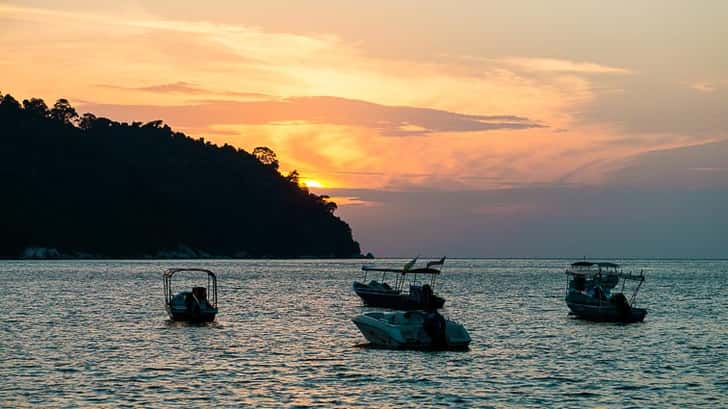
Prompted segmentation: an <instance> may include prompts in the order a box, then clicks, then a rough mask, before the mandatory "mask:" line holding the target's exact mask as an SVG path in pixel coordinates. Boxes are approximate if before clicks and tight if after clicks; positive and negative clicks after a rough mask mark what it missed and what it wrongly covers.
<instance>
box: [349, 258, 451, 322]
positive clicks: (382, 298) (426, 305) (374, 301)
mask: <svg viewBox="0 0 728 409" xmlns="http://www.w3.org/2000/svg"><path fill="white" fill-rule="evenodd" d="M416 261H417V258H416V257H415V258H414V259H413V260H411V261H410V262H408V263H407V264H405V266H404V267H403V268H399V269H397V268H382V267H373V266H363V267H362V268H361V269H362V271H363V272H364V274H363V277H362V281H361V282H359V281H355V282H354V285H353V287H354V292H355V293H356V295H358V296H359V297H360V298H361V299H362V301H363V302H364V305H366V306H368V307H381V308H391V309H395V310H432V309H438V308H442V306H443V305H444V304H445V299H444V298H442V297H439V296H437V295H435V293H434V290H433V289H434V287H435V281H436V278H437V276H438V275H439V274H440V270H439V269H436V268H434V267H435V266H442V265H443V264H445V257H443V258H441V259H440V260H435V261H430V262H428V263H427V264H426V266H425V267H423V268H413V267H414V264H415V262H416ZM372 272H377V273H382V280H381V281H376V280H372V281H369V282H368V283H367V275H368V274H369V273H372ZM388 273H393V274H394V284H392V285H390V284H388V283H387V282H386V281H385V279H386V275H387V274H388ZM418 276H419V278H423V277H424V281H425V283H424V284H423V283H422V282H420V281H418V280H417V279H418ZM407 284H408V290H409V291H408V292H405V291H404V288H405V285H407Z"/></svg>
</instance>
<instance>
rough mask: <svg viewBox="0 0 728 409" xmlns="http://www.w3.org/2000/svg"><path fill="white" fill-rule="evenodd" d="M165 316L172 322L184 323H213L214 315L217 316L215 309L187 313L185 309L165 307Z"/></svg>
mask: <svg viewBox="0 0 728 409" xmlns="http://www.w3.org/2000/svg"><path fill="white" fill-rule="evenodd" d="M167 315H169V319H171V320H172V321H186V322H212V321H215V315H217V309H216V308H214V309H209V310H202V311H188V310H187V309H180V308H170V306H169V305H168V306H167Z"/></svg>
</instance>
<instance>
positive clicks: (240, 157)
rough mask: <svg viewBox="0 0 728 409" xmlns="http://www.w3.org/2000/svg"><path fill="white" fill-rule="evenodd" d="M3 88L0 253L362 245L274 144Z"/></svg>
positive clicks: (313, 252)
mask: <svg viewBox="0 0 728 409" xmlns="http://www.w3.org/2000/svg"><path fill="white" fill-rule="evenodd" d="M0 98H1V102H0V182H1V183H2V185H1V187H0V189H1V192H2V194H1V195H0V257H5V258H15V257H38V256H40V257H46V256H49V257H109V258H142V257H352V256H359V253H360V249H359V244H358V243H357V242H356V241H354V240H353V239H352V234H351V229H350V228H349V226H348V225H347V224H346V223H345V222H344V221H342V220H341V219H339V218H338V217H336V216H335V215H334V214H333V213H334V210H335V209H336V205H335V204H333V203H331V202H328V201H327V200H326V199H327V197H326V196H318V195H315V194H313V193H310V192H309V191H308V190H307V189H306V188H303V187H300V186H299V184H298V177H297V173H295V172H292V174H289V175H288V176H282V175H281V174H280V173H278V162H277V160H276V159H275V156H274V153H273V152H272V151H266V150H265V149H263V150H262V153H263V155H262V156H261V155H258V156H253V155H252V154H250V153H248V152H246V151H244V150H241V149H235V148H234V147H232V146H229V145H225V146H222V147H220V146H216V145H213V144H211V143H209V142H205V141H204V140H203V139H192V138H190V137H188V136H186V135H184V134H182V133H179V132H174V131H173V130H172V129H170V128H169V127H168V126H166V125H164V124H162V122H161V121H154V122H150V123H147V124H142V123H136V122H135V123H132V124H128V123H119V122H114V121H112V120H109V119H106V118H97V117H95V116H94V115H92V114H84V115H82V116H79V115H77V113H76V111H75V110H74V108H73V107H72V106H71V105H70V104H69V103H68V101H66V100H59V101H58V102H57V103H56V104H55V105H54V106H53V107H51V108H48V107H47V106H46V104H45V103H44V102H43V101H42V100H40V99H31V100H25V101H23V103H22V104H21V103H19V102H18V101H17V100H15V99H14V98H13V97H12V96H10V95H4V96H3V95H0ZM256 153H261V152H256Z"/></svg>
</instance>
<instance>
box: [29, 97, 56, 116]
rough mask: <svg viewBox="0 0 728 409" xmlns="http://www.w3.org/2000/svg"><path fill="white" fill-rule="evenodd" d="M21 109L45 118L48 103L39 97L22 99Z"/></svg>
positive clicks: (47, 112) (47, 114)
mask: <svg viewBox="0 0 728 409" xmlns="http://www.w3.org/2000/svg"><path fill="white" fill-rule="evenodd" d="M23 109H24V110H25V112H28V113H29V114H31V115H35V116H37V117H40V118H47V117H48V116H49V115H50V112H49V111H48V105H46V103H45V102H43V100H42V99H40V98H31V99H30V100H27V99H26V100H23Z"/></svg>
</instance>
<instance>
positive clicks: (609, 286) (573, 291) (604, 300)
mask: <svg viewBox="0 0 728 409" xmlns="http://www.w3.org/2000/svg"><path fill="white" fill-rule="evenodd" d="M566 277H567V280H566V297H565V301H566V305H567V306H568V307H569V310H571V314H572V315H574V316H577V317H579V318H584V319H587V320H591V321H608V322H639V321H643V320H644V319H645V315H647V310H645V309H644V308H637V307H635V305H636V299H637V293H638V292H639V290H640V288H641V287H642V283H644V281H645V275H644V274H643V273H642V272H641V271H640V274H632V273H624V272H623V271H622V270H621V269H620V266H619V265H618V264H614V263H593V262H590V261H578V262H576V263H573V264H571V265H570V266H569V268H567V269H566ZM620 281H621V282H622V287H621V290H620V291H619V292H614V291H613V290H614V288H616V287H617V286H618V285H619V282H620ZM628 281H630V282H635V283H637V284H636V286H635V288H634V291H633V293H632V296H631V297H630V299H629V300H627V297H626V296H625V295H624V290H625V284H626V283H627V282H628Z"/></svg>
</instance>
